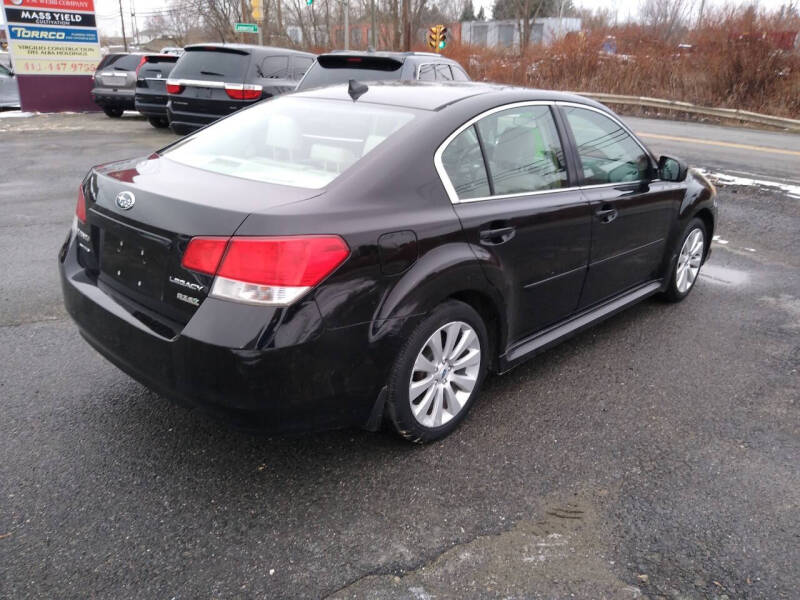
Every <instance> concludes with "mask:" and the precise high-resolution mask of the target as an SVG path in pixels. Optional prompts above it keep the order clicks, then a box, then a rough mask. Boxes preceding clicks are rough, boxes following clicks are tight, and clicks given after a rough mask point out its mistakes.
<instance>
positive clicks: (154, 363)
mask: <svg viewBox="0 0 800 600" xmlns="http://www.w3.org/2000/svg"><path fill="white" fill-rule="evenodd" d="M59 272H60V278H61V286H62V292H63V296H64V304H65V306H66V309H67V311H68V312H69V314H70V316H71V317H72V318H73V320H74V321H75V323H76V324H77V326H78V329H79V331H80V333H81V335H82V336H83V337H84V338H85V339H86V340H87V341H88V342H89V344H90V345H91V346H92V347H93V348H94V349H95V350H97V351H98V352H99V353H100V354H102V355H103V356H104V357H105V358H107V359H108V360H109V361H110V362H112V363H113V364H115V365H116V366H117V367H119V368H120V369H121V370H123V371H124V372H126V373H127V374H128V375H130V376H131V377H133V378H134V379H136V380H137V381H139V382H141V383H143V384H144V385H146V386H147V387H149V388H150V389H152V390H153V391H155V392H157V393H159V394H161V395H163V396H166V397H168V398H170V399H172V400H174V401H176V402H178V403H180V404H184V405H189V406H193V407H197V408H201V409H204V410H205V411H206V412H210V413H212V414H216V415H220V416H224V417H225V418H226V420H229V421H233V422H234V423H236V424H238V425H240V426H246V427H254V428H258V429H261V430H269V431H304V430H320V429H330V428H336V427H347V426H361V425H364V424H366V423H367V421H368V419H369V418H370V415H371V412H372V410H373V406H374V405H375V403H376V401H377V399H378V396H379V395H380V391H381V389H382V388H383V387H384V385H385V383H386V381H387V379H388V374H389V368H390V366H391V363H392V357H393V356H394V353H395V352H396V348H397V345H396V338H394V337H385V338H384V339H383V340H382V341H379V342H375V341H374V339H371V338H374V335H372V334H371V333H370V330H371V328H370V324H360V325H354V326H351V327H345V328H339V329H334V330H325V328H324V326H323V321H322V317H321V316H320V314H319V309H318V307H317V304H316V302H315V301H313V300H308V301H306V302H304V303H301V305H300V306H298V307H296V308H295V307H292V308H291V309H277V308H268V307H258V306H249V305H242V304H238V303H232V302H227V301H223V300H217V299H214V298H207V299H206V300H205V301H203V303H202V304H201V305H200V307H199V308H198V310H197V312H196V313H195V314H194V316H193V317H192V318H191V320H190V321H189V323H187V325H186V326H185V327H184V328H183V329H182V330H181V331H180V333H178V334H177V335H176V336H174V337H172V338H169V337H164V335H160V334H159V333H157V332H156V331H154V330H153V329H151V328H150V327H148V325H147V324H146V323H145V322H144V321H142V320H139V319H138V318H137V317H136V313H135V311H133V312H132V311H130V310H129V309H128V308H126V307H125V306H123V304H122V303H121V302H119V301H118V300H119V299H117V298H115V297H113V296H112V295H110V293H107V292H106V291H104V289H101V287H98V285H97V283H96V281H93V279H92V277H91V275H89V274H88V273H87V271H86V270H85V269H83V267H82V266H81V265H79V264H78V259H77V250H76V240H75V235H74V233H71V234H70V237H69V239H68V240H67V242H66V243H65V245H64V247H63V248H62V250H61V253H60V255H59ZM408 324H410V321H409V322H408ZM404 325H405V323H404Z"/></svg>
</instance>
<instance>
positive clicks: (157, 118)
mask: <svg viewBox="0 0 800 600" xmlns="http://www.w3.org/2000/svg"><path fill="white" fill-rule="evenodd" d="M177 62H178V56H177V55H176V54H159V55H156V56H148V57H147V59H146V60H145V63H144V64H143V65H142V66H141V67H140V68H139V76H138V77H137V78H136V97H135V105H136V110H138V111H139V112H140V113H142V114H143V115H144V116H145V117H147V120H148V121H150V125H152V126H153V127H159V128H161V127H167V126H168V125H169V120H168V119H167V77H169V74H170V73H171V72H172V69H173V68H174V67H175V63H177Z"/></svg>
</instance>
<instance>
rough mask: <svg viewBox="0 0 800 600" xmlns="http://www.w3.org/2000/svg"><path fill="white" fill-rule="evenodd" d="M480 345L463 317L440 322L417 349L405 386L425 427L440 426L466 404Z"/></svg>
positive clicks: (475, 375)
mask: <svg viewBox="0 0 800 600" xmlns="http://www.w3.org/2000/svg"><path fill="white" fill-rule="evenodd" d="M480 366H481V345H480V340H479V339H478V335H477V333H475V330H474V329H473V328H472V327H471V326H470V325H469V324H467V323H464V322H463V321H454V322H451V323H447V324H445V325H442V326H441V327H440V328H439V329H437V330H436V331H435V332H434V333H433V335H431V336H430V337H429V338H428V341H426V342H425V344H424V345H423V347H422V350H420V353H419V354H418V355H417V359H416V360H415V361H414V367H413V368H412V370H411V379H410V381H409V386H408V397H409V401H410V402H411V413H412V414H413V415H414V418H415V419H416V420H417V422H419V423H420V424H421V425H423V426H425V427H440V426H441V425H444V424H445V423H447V422H448V421H450V420H451V419H452V418H453V417H455V416H456V415H457V414H458V413H460V412H461V410H462V409H463V408H464V406H465V405H466V403H467V401H468V400H469V398H470V396H471V395H472V391H473V389H474V388H475V385H476V384H477V381H478V377H479V375H480Z"/></svg>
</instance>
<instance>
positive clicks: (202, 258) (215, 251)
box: [181, 237, 228, 275]
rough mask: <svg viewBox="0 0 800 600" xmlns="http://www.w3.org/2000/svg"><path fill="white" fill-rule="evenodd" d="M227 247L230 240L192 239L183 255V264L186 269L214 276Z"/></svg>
mask: <svg viewBox="0 0 800 600" xmlns="http://www.w3.org/2000/svg"><path fill="white" fill-rule="evenodd" d="M227 246H228V238H212V237H208V238H206V237H196V238H192V239H191V240H190V241H189V245H188V246H187V247H186V252H184V253H183V260H182V261H181V264H182V265H183V268H184V269H189V270H191V271H199V272H200V273H206V274H207V275H213V274H214V273H216V272H217V267H219V261H220V260H221V259H222V255H223V253H224V252H225V248H226V247H227Z"/></svg>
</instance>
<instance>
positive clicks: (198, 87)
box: [167, 44, 314, 134]
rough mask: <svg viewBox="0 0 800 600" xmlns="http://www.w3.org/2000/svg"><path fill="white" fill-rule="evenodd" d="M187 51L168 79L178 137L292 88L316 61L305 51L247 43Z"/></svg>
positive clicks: (171, 118)
mask: <svg viewBox="0 0 800 600" xmlns="http://www.w3.org/2000/svg"><path fill="white" fill-rule="evenodd" d="M185 50H186V52H185V53H184V54H183V56H181V58H180V60H179V61H178V64H177V65H175V69H174V70H173V71H172V74H171V75H170V79H169V81H167V91H168V92H169V102H168V104H167V114H168V116H169V123H170V127H171V128H172V130H173V131H174V132H175V133H180V134H184V133H188V132H190V131H194V130H195V129H197V128H198V127H203V126H204V125H208V124H209V123H213V122H214V121H216V120H217V119H219V118H220V117H224V116H226V115H229V114H231V113H232V112H235V111H237V110H239V109H242V108H244V107H246V106H249V105H251V104H254V103H256V102H258V101H259V100H263V99H264V98H271V97H272V96H277V95H279V94H283V93H285V92H290V91H292V90H294V88H295V87H296V86H297V82H298V81H299V80H300V78H301V77H302V76H303V74H304V73H305V72H306V69H308V67H309V65H311V63H312V61H313V60H314V55H313V54H309V53H307V52H299V51H296V50H287V49H285V48H271V47H269V46H248V45H244V44H202V45H196V46H187V47H186V48H185Z"/></svg>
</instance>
